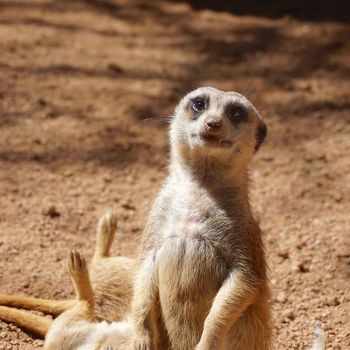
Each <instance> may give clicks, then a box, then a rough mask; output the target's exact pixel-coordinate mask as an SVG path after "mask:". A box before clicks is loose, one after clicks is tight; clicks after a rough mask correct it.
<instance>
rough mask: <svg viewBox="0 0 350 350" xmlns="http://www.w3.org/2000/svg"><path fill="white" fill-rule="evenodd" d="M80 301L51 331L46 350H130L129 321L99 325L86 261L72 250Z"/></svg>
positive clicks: (71, 269) (72, 271) (73, 274)
mask: <svg viewBox="0 0 350 350" xmlns="http://www.w3.org/2000/svg"><path fill="white" fill-rule="evenodd" d="M68 266H69V272H70V275H71V277H72V281H73V285H74V289H75V293H76V296H77V300H76V302H75V305H74V306H73V307H71V308H70V309H68V310H67V311H65V312H64V313H62V314H61V315H60V316H59V317H58V318H57V319H56V320H55V321H54V322H53V324H52V326H51V327H50V329H49V331H48V333H47V336H46V339H45V345H44V349H45V350H106V349H111V350H127V349H130V345H131V341H132V327H131V324H130V323H129V322H127V321H124V322H113V323H110V324H108V323H107V322H96V317H95V311H94V310H95V308H94V307H95V305H94V303H95V301H94V294H93V290H92V287H91V284H90V278H89V272H88V269H87V265H86V262H85V259H84V257H83V256H82V255H81V254H80V253H79V252H78V251H77V250H72V251H71V253H70V256H69V259H68Z"/></svg>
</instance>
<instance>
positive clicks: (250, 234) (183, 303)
mask: <svg viewBox="0 0 350 350" xmlns="http://www.w3.org/2000/svg"><path fill="white" fill-rule="evenodd" d="M266 132H267V128H266V125H265V123H264V122H263V120H262V119H261V117H260V115H259V113H258V112H257V110H256V109H255V108H254V106H253V105H252V104H251V103H250V102H249V101H248V99H247V98H245V97H244V96H242V95H240V94H238V93H235V92H224V91H220V90H218V89H215V88H211V87H205V88H199V89H196V90H194V91H192V92H190V93H189V94H187V95H186V96H185V97H184V98H183V99H182V100H181V101H180V103H179V104H178V106H177V108H176V110H175V114H174V117H173V119H172V122H171V126H170V145H171V158H170V167H169V175H168V177H167V178H166V180H165V183H164V185H163V187H162V189H161V191H160V192H159V194H158V197H157V198H156V200H155V203H154V205H153V208H152V210H151V212H150V215H149V217H148V222H147V225H146V229H145V231H144V234H143V238H142V246H141V254H140V257H139V262H138V263H139V267H138V269H137V273H136V279H135V284H134V298H133V305H132V315H133V326H134V328H135V334H134V345H133V349H134V350H150V349H160V350H164V349H172V350H193V349H196V350H214V349H215V350H219V349H221V350H225V349H227V350H268V349H270V338H271V323H270V300H269V299H270V292H269V287H268V282H267V276H266V261H265V255H264V247H263V242H262V238H261V230H260V228H259V226H258V224H257V223H256V221H255V219H254V217H253V215H252V211H251V207H250V204H249V197H248V185H249V176H248V165H249V163H250V161H251V159H252V157H253V155H254V153H255V152H256V151H257V150H258V149H259V147H260V145H261V144H262V142H263V141H264V139H265V136H266ZM318 345H319V344H315V346H314V349H323V348H324V347H322V346H318ZM321 345H322V344H321Z"/></svg>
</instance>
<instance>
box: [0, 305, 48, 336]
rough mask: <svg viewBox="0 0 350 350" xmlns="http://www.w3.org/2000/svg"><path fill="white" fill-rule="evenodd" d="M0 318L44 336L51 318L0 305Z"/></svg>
mask: <svg viewBox="0 0 350 350" xmlns="http://www.w3.org/2000/svg"><path fill="white" fill-rule="evenodd" d="M0 320H2V321H5V322H10V323H13V324H15V325H17V326H19V327H21V328H23V329H26V330H28V331H30V332H31V333H33V334H36V335H38V336H40V337H41V338H44V337H45V335H46V333H47V331H48V329H49V327H50V326H51V324H52V320H50V319H48V318H46V317H44V316H39V315H34V314H32V313H31V312H29V311H22V310H17V309H15V308H11V307H6V306H0Z"/></svg>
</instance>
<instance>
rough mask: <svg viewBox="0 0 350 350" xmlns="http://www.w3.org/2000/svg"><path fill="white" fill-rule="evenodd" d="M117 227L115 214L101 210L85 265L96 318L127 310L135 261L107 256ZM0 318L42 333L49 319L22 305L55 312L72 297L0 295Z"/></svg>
mask: <svg viewBox="0 0 350 350" xmlns="http://www.w3.org/2000/svg"><path fill="white" fill-rule="evenodd" d="M116 227H117V218H116V215H115V214H114V213H112V212H108V213H107V214H105V215H104V216H103V217H102V218H101V219H100V221H99V223H98V226H97V234H96V246H95V251H94V255H93V259H92V261H91V263H90V265H89V270H90V276H91V281H92V286H93V290H94V299H95V314H96V318H97V319H98V320H105V321H107V322H115V321H120V320H121V319H122V318H123V317H124V315H125V314H127V313H128V312H129V311H130V304H131V298H132V283H133V278H134V272H135V261H134V260H133V259H130V258H127V257H120V256H119V257H110V256H109V249H110V246H111V244H112V241H113V238H114V233H115V231H116ZM0 305H2V306H0V319H1V320H3V321H7V322H12V323H14V324H16V325H18V326H20V327H22V328H24V329H28V330H29V331H31V332H33V333H35V334H37V335H39V336H41V337H45V335H46V333H47V331H48V328H49V327H50V325H51V323H52V321H50V320H49V319H47V318H46V317H43V316H38V315H34V314H32V313H28V312H26V311H22V310H17V309H15V307H16V308H23V309H28V310H37V311H41V312H43V313H45V314H50V315H53V316H58V315H60V314H61V313H62V312H64V311H66V310H68V309H69V308H71V307H72V306H74V305H75V300H46V299H39V298H31V297H26V296H20V295H0Z"/></svg>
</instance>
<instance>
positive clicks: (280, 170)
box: [0, 0, 350, 350]
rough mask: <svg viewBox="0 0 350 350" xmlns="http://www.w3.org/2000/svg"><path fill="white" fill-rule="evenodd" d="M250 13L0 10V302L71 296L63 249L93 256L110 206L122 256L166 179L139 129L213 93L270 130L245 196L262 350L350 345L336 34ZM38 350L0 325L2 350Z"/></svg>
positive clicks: (348, 127)
mask: <svg viewBox="0 0 350 350" xmlns="http://www.w3.org/2000/svg"><path fill="white" fill-rule="evenodd" d="M226 10H227V9H226ZM263 10H264V9H261V8H260V10H259V11H258V12H257V13H254V12H253V11H252V12H251V13H250V12H249V11H248V10H246V11H245V12H244V13H240V12H239V11H238V12H237V13H239V15H235V14H234V13H235V12H234V11H233V12H224V11H222V12H218V11H216V10H215V9H214V10H209V9H207V8H205V6H204V5H203V6H197V5H196V4H194V5H193V7H191V4H190V3H189V2H188V3H178V2H165V1H162V2H160V1H158V2H152V1H147V2H146V1H144V2H141V3H137V2H135V1H118V2H117V1H112V0H110V1H109V0H100V1H98V0H85V1H82V0H80V1H79V0H75V1H72V0H66V1H59V0H56V1H54V0H52V1H49V0H47V1H46V0H22V1H20V0H18V1H15V0H2V1H1V2H0V38H1V39H0V48H1V56H0V79H1V85H0V196H1V201H0V293H21V294H26V295H32V296H36V297H39V296H40V297H46V298H68V297H71V296H72V286H71V284H70V281H69V278H68V274H67V271H66V267H65V260H66V256H67V252H68V250H69V249H70V248H71V247H77V248H80V249H81V250H82V251H84V252H86V254H87V255H88V256H90V255H91V253H92V248H93V246H94V234H95V232H94V230H95V225H96V222H97V220H98V218H99V217H100V216H101V215H102V214H103V213H104V212H105V211H106V210H107V209H109V208H114V209H115V210H116V211H117V212H118V214H119V218H120V220H119V231H118V234H117V239H116V242H115V243H114V246H113V251H114V253H115V254H125V255H129V256H134V255H135V250H136V247H137V242H138V239H139V236H140V232H141V230H142V227H143V224H144V222H145V217H146V215H147V211H148V210H149V208H150V203H151V201H152V198H154V195H155V193H156V192H157V191H158V189H159V186H160V183H161V181H162V179H163V178H164V175H165V173H166V166H167V152H168V146H167V130H166V123H164V122H163V123H161V122H159V121H158V120H157V119H155V120H152V119H149V118H151V117H163V116H167V115H169V114H170V113H171V112H172V109H173V107H174V105H175V103H176V101H177V100H178V99H179V98H180V97H181V96H182V95H183V94H184V93H185V92H186V91H188V90H190V89H192V88H195V87H197V86H202V85H213V86H215V87H218V88H221V89H225V90H236V91H239V92H241V93H243V94H248V95H249V97H250V99H251V100H252V101H253V103H254V104H255V105H256V107H257V108H258V110H259V111H260V112H261V114H262V116H263V117H264V118H265V120H266V122H267V124H268V127H269V137H268V141H267V142H266V143H265V145H264V146H263V147H262V149H261V150H260V151H259V152H258V154H257V155H256V157H255V161H254V162H253V165H252V171H251V175H252V184H253V186H252V196H251V197H252V203H253V205H254V208H255V212H256V215H257V217H258V218H259V220H260V223H261V226H262V228H263V230H264V231H265V232H266V235H265V242H266V252H267V257H268V261H269V265H270V279H271V286H272V290H273V298H274V301H275V303H274V322H275V327H274V335H275V340H274V343H275V349H278V350H284V349H306V348H307V346H308V344H310V343H311V339H312V333H313V328H314V325H315V324H316V323H320V324H321V325H322V327H323V329H324V330H325V331H326V333H327V336H328V349H342V350H346V349H349V348H350V321H349V314H350V237H349V235H350V218H349V211H350V205H349V204H350V157H349V151H350V79H349V77H350V40H349V38H350V27H349V25H348V24H346V21H345V20H344V18H343V17H344V16H340V17H339V18H340V19H339V21H338V22H337V21H336V20H337V18H332V17H329V18H327V16H326V15H324V16H323V17H322V16H320V17H319V18H318V17H317V16H313V17H312V18H308V17H307V16H293V17H292V16H285V15H283V14H281V13H277V14H275V13H274V14H273V15H271V16H270V14H269V13H267V15H266V16H265V15H264V11H263ZM340 11H342V10H340ZM333 12H334V11H333ZM50 208H51V209H50ZM53 208H54V209H55V210H52V209H53ZM54 213H56V214H57V215H50V214H54ZM42 344H43V342H42V341H41V340H33V338H32V337H31V336H30V335H28V334H26V333H24V332H22V331H21V330H19V329H17V328H16V327H14V326H11V325H7V324H5V323H3V322H0V349H39V348H41V346H42Z"/></svg>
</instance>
